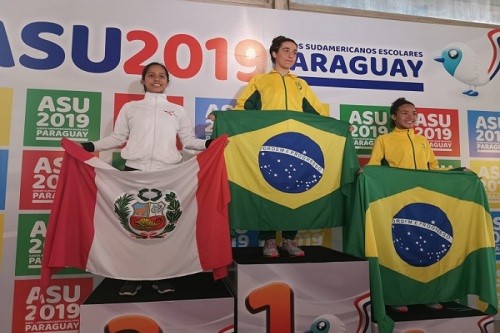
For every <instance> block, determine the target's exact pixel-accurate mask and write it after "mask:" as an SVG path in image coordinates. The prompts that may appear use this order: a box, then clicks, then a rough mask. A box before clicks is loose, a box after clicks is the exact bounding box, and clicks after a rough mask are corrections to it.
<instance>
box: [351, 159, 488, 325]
mask: <svg viewBox="0 0 500 333" xmlns="http://www.w3.org/2000/svg"><path fill="white" fill-rule="evenodd" d="M345 235H346V239H345V240H344V248H345V251H346V252H347V253H349V254H352V255H355V256H357V257H361V258H367V259H368V260H369V263H370V287H371V300H372V306H373V309H374V313H375V319H376V320H377V322H378V323H379V325H380V327H381V328H384V329H382V330H381V331H382V332H391V330H392V326H393V322H392V321H391V320H390V318H389V317H387V316H386V314H385V307H384V305H411V304H429V303H438V302H448V301H454V300H456V299H458V298H461V297H463V296H465V295H468V294H474V295H478V296H479V299H480V300H481V301H483V302H485V303H486V304H487V305H488V307H487V309H486V311H485V312H486V313H487V314H495V313H496V311H497V295H496V267H495V249H494V246H495V245H494V244H495V243H494V238H493V223H492V219H491V215H490V213H489V207H488V202H487V197H486V193H485V190H484V187H483V184H482V183H481V181H480V179H479V178H478V177H477V175H476V174H474V173H472V172H461V171H427V170H408V169H400V168H389V167H385V166H366V167H365V168H364V171H363V173H362V174H361V175H360V177H359V179H358V181H357V185H356V190H355V195H354V203H353V210H352V217H351V218H350V223H349V225H348V226H347V228H346V232H345Z"/></svg>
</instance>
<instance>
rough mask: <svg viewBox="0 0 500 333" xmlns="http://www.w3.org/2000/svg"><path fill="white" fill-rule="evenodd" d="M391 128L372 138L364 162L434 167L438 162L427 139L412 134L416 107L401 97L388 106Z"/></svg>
mask: <svg viewBox="0 0 500 333" xmlns="http://www.w3.org/2000/svg"><path fill="white" fill-rule="evenodd" d="M390 112H391V125H392V126H393V127H395V128H394V129H393V130H392V132H390V133H388V134H384V135H381V136H379V137H377V138H376V139H375V143H374V144H373V149H372V154H371V157H370V161H369V162H368V165H381V164H388V165H389V166H391V167H398V168H405V169H418V170H437V169H439V164H438V161H437V159H436V156H434V152H433V151H432V147H431V146H430V144H429V141H427V139H426V138H425V137H424V136H422V135H420V134H415V131H414V126H415V124H416V122H417V110H416V108H415V106H414V105H413V103H411V102H409V101H407V100H406V99H404V98H399V99H397V100H396V101H395V102H394V103H393V104H392V106H391V111H390Z"/></svg>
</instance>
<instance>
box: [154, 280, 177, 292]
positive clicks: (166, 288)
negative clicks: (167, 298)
mask: <svg viewBox="0 0 500 333" xmlns="http://www.w3.org/2000/svg"><path fill="white" fill-rule="evenodd" d="M153 289H156V290H157V291H158V293H160V294H166V293H173V292H174V291H175V287H174V285H173V284H171V283H170V282H168V281H164V280H161V281H156V282H154V283H153Z"/></svg>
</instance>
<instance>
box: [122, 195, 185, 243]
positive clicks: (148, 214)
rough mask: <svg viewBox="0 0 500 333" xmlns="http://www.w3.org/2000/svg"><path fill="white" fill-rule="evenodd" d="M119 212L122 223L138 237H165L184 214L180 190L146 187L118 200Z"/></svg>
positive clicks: (131, 233) (133, 235)
mask: <svg viewBox="0 0 500 333" xmlns="http://www.w3.org/2000/svg"><path fill="white" fill-rule="evenodd" d="M114 208H115V213H116V215H118V220H119V221H120V224H121V225H122V227H123V228H124V229H125V230H127V231H128V232H130V235H131V236H132V237H135V238H140V239H146V238H165V237H166V236H167V235H168V234H169V233H170V232H171V231H172V230H174V229H175V227H176V225H177V221H178V220H179V218H180V217H181V215H182V210H181V205H180V202H179V200H178V199H177V194H176V193H175V192H173V191H170V192H169V193H167V194H163V193H162V192H161V191H160V190H158V189H147V188H143V189H141V190H139V191H138V192H137V194H130V193H125V194H124V195H122V196H120V197H119V198H118V199H116V200H115V203H114Z"/></svg>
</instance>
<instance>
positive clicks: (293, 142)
mask: <svg viewBox="0 0 500 333" xmlns="http://www.w3.org/2000/svg"><path fill="white" fill-rule="evenodd" d="M344 145H345V137H343V136H340V135H335V134H333V133H329V132H325V131H323V130H320V129H317V128H315V127H312V126H309V125H307V124H305V123H302V122H300V121H297V120H294V119H288V120H285V121H282V122H278V123H276V124H273V125H270V126H267V127H264V128H261V129H258V130H255V131H250V132H246V133H243V134H238V135H234V136H231V137H230V138H229V144H228V146H227V147H226V150H225V158H226V165H227V171H228V178H229V181H231V182H233V183H235V184H237V185H239V186H241V187H243V188H245V189H246V190H248V191H250V192H252V193H254V194H256V195H259V196H261V197H263V198H265V199H267V200H270V201H273V202H275V203H277V204H280V205H283V206H285V207H288V208H291V209H295V208H298V207H301V206H303V205H306V204H308V203H310V202H312V201H314V200H317V199H318V198H321V197H324V196H326V195H329V194H330V193H332V192H333V191H335V190H336V189H338V188H339V186H340V175H341V172H340V170H341V168H342V162H343V161H342V158H339V157H338V156H339V155H336V156H331V155H332V154H331V153H329V154H327V153H326V152H331V151H332V149H338V150H339V151H343V149H344ZM340 156H342V155H341V154H340ZM266 158H268V160H265V159H266ZM297 175H300V176H297Z"/></svg>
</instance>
